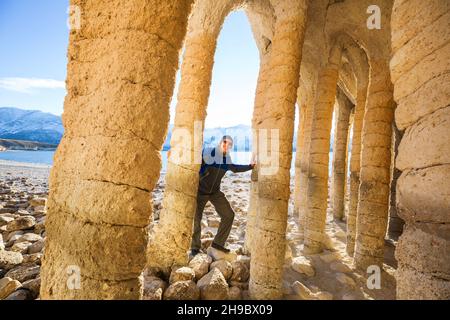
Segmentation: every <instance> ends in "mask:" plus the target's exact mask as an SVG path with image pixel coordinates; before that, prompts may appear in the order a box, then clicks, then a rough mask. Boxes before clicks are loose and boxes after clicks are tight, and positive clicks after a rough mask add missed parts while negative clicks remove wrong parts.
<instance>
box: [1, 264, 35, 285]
mask: <svg viewBox="0 0 450 320" xmlns="http://www.w3.org/2000/svg"><path fill="white" fill-rule="evenodd" d="M40 269H41V268H40V267H39V266H37V265H35V264H28V265H27V264H23V265H20V266H17V267H15V268H13V269H11V270H9V271H8V272H7V273H6V275H5V276H6V277H9V278H11V279H14V280H17V281H19V282H25V281H27V280H30V279H34V278H36V277H37V276H38V275H39V272H40Z"/></svg>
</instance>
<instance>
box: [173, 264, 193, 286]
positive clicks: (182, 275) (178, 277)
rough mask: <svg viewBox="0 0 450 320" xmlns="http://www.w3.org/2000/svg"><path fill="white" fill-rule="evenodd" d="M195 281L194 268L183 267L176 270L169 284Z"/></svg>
mask: <svg viewBox="0 0 450 320" xmlns="http://www.w3.org/2000/svg"><path fill="white" fill-rule="evenodd" d="M194 279H195V272H194V270H192V268H189V267H181V268H176V269H174V270H173V271H172V272H171V274H170V278H169V283H170V284H172V283H174V282H178V281H188V280H192V281H194Z"/></svg>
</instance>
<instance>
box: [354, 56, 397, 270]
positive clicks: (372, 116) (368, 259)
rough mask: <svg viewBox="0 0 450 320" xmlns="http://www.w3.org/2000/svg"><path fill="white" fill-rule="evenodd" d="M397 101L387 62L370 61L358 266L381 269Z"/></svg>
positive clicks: (363, 137) (359, 209)
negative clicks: (393, 124)
mask: <svg viewBox="0 0 450 320" xmlns="http://www.w3.org/2000/svg"><path fill="white" fill-rule="evenodd" d="M394 105H395V104H394V102H393V98H392V85H391V82H390V79H389V69H388V65H387V62H386V61H385V60H384V59H380V60H375V59H372V60H371V61H370V81H369V88H368V94H367V104H366V111H365V114H364V122H363V129H362V137H361V140H362V150H361V171H360V174H361V176H360V185H359V203H358V209H357V219H356V246H355V253H354V264H355V267H357V268H359V269H361V270H363V271H365V270H367V267H368V266H371V265H378V266H379V267H382V265H383V257H384V246H385V243H384V239H385V235H386V229H387V220H388V211H389V194H390V191H389V184H390V166H391V138H392V121H393V118H394Z"/></svg>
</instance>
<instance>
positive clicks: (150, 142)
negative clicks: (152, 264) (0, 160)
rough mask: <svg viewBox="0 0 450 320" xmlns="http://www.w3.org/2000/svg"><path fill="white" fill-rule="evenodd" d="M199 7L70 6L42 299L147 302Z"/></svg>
mask: <svg viewBox="0 0 450 320" xmlns="http://www.w3.org/2000/svg"><path fill="white" fill-rule="evenodd" d="M191 3H192V1H188V0H186V1H166V2H164V3H161V2H160V1H151V0H146V1H144V0H133V1H129V2H127V5H126V6H125V5H124V4H123V2H122V1H119V0H113V1H107V2H105V1H92V0H85V1H71V4H72V5H76V6H78V8H79V9H80V12H81V18H82V19H81V29H79V30H72V31H71V32H70V44H69V52H68V72H67V89H68V94H67V96H66V99H65V104H64V114H63V123H64V127H65V133H64V137H63V139H62V141H61V143H60V145H59V147H58V149H57V151H56V153H55V157H54V166H53V168H52V171H51V176H50V194H49V199H48V212H47V220H46V223H45V225H46V233H47V239H46V244H45V253H44V258H43V261H42V269H41V279H42V284H41V298H42V299H139V298H140V296H141V293H142V286H141V277H140V275H141V273H142V270H143V269H144V266H145V260H146V259H145V248H146V246H147V242H148V225H149V222H150V219H151V213H152V205H151V196H150V193H151V191H152V190H153V188H154V186H155V183H156V181H157V179H158V177H159V171H160V167H161V159H160V157H161V156H160V150H161V146H162V144H163V141H164V137H165V135H166V132H167V126H168V122H169V102H170V98H171V96H172V92H173V88H174V85H175V73H176V70H177V66H178V58H179V50H180V48H181V44H182V41H183V38H184V36H185V32H186V24H187V18H188V15H189V12H190V10H191Z"/></svg>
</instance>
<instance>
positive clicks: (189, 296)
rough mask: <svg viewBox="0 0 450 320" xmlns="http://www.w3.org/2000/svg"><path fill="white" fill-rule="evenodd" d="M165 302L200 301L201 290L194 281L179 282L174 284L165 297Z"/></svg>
mask: <svg viewBox="0 0 450 320" xmlns="http://www.w3.org/2000/svg"><path fill="white" fill-rule="evenodd" d="M163 297H164V299H165V300H198V299H199V298H200V289H199V288H198V287H197V285H196V284H195V282H194V281H192V280H188V281H178V282H175V283H172V284H171V285H170V286H169V287H168V288H167V290H166V291H165V292H164V295H163Z"/></svg>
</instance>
